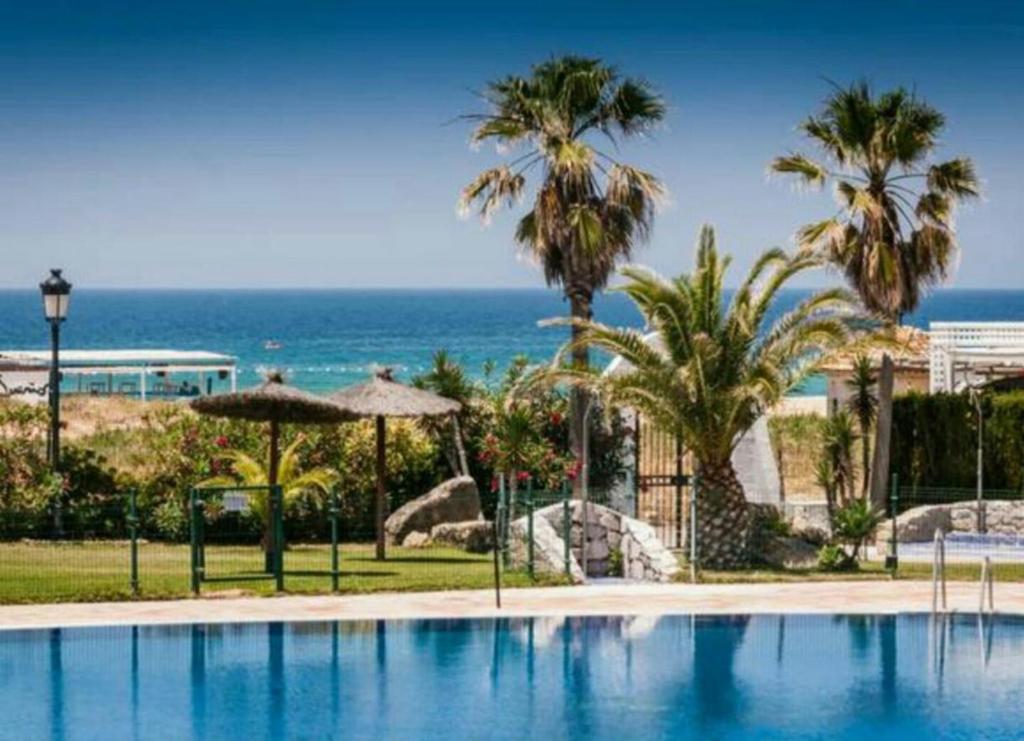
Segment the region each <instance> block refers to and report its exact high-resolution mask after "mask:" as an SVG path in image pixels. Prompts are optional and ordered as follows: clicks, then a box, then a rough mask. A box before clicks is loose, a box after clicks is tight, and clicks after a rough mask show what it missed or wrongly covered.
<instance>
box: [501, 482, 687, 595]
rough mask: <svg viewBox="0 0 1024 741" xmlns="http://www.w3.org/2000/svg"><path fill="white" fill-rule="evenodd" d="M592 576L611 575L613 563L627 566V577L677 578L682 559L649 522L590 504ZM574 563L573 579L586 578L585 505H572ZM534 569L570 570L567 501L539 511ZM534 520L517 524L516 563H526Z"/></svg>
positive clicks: (514, 525)
mask: <svg viewBox="0 0 1024 741" xmlns="http://www.w3.org/2000/svg"><path fill="white" fill-rule="evenodd" d="M587 509H588V518H587V520H588V521H587V523H586V527H587V533H588V541H589V543H588V548H587V572H588V573H587V575H588V576H597V577H601V576H609V575H611V574H610V572H612V570H613V567H616V568H621V572H622V573H621V576H623V577H626V578H629V579H637V580H644V581H662V582H665V581H671V580H672V579H673V577H674V576H675V575H676V574H677V573H678V572H679V562H678V561H677V560H676V557H675V556H674V555H672V552H671V551H669V550H668V549H667V548H666V547H665V546H664V545H662V543H661V541H660V540H658V536H657V534H656V533H655V532H654V529H653V528H652V527H651V526H650V525H648V524H647V523H645V522H640V521H639V520H634V519H632V518H631V517H626V516H625V515H623V514H622V513H620V512H616V511H615V510H613V509H610V508H608V507H604V506H602V505H599V504H590V505H589V506H588V508H587ZM569 515H570V519H571V523H572V524H571V526H570V532H569V544H570V552H569V564H570V573H571V578H572V579H573V581H575V582H580V581H582V580H583V570H582V568H581V565H580V564H581V563H582V560H583V553H582V543H583V528H584V523H583V503H582V502H580V501H579V500H574V501H573V502H571V503H570V505H569ZM533 523H534V537H533V541H534V568H535V569H536V570H538V571H541V572H545V571H546V572H552V573H564V571H565V540H564V536H565V529H566V523H565V514H564V509H563V506H562V504H561V503H559V504H553V505H551V506H549V507H544V508H543V509H539V510H537V511H536V512H535V513H534V520H533ZM528 531H529V523H528V521H527V518H526V517H521V518H519V519H518V520H515V521H514V522H513V523H512V525H511V532H512V543H511V544H510V548H511V556H512V562H513V564H514V565H518V566H524V565H525V564H526V559H527V556H528V549H527V537H528Z"/></svg>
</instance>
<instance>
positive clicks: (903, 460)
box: [890, 391, 1024, 491]
mask: <svg viewBox="0 0 1024 741" xmlns="http://www.w3.org/2000/svg"><path fill="white" fill-rule="evenodd" d="M981 402H982V417H983V428H984V429H983V438H984V439H983V443H984V484H985V488H986V489H1013V490H1017V491H1021V490H1024V391H1012V392H1007V393H988V394H984V395H983V396H982V399H981ZM977 416H978V415H977V412H976V410H975V407H974V403H973V401H972V400H971V397H970V396H969V395H967V394H951V393H940V394H917V393H913V394H907V395H904V396H900V397H897V398H896V399H895V400H894V402H893V429H892V453H891V464H890V465H891V470H892V471H893V472H894V473H897V474H899V477H900V484H901V487H902V486H907V485H909V486H935V487H956V488H961V487H962V488H973V487H974V486H975V484H976V480H977V479H976V476H977V450H978V419H977Z"/></svg>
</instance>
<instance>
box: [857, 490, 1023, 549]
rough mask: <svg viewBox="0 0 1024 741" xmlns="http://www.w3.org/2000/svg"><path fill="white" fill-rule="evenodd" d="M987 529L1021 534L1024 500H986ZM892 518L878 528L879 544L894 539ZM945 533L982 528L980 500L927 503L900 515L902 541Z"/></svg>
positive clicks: (885, 544)
mask: <svg viewBox="0 0 1024 741" xmlns="http://www.w3.org/2000/svg"><path fill="white" fill-rule="evenodd" d="M982 514H983V517H982V520H983V522H984V525H985V532H986V533H989V534H992V535H1019V534H1020V533H1022V532H1024V500H1006V499H993V500H990V501H986V502H984V503H983V508H982ZM891 523H892V521H891V520H888V521H886V522H885V523H884V524H883V525H882V526H881V527H879V528H878V533H877V537H876V544H877V545H878V547H880V548H887V547H888V546H889V541H890V540H891V539H892V524H891ZM936 530H941V531H942V532H943V533H976V532H978V503H977V501H975V500H973V499H965V500H963V501H959V502H951V503H949V504H924V505H921V506H920V507H914V508H913V509H908V510H907V511H906V512H903V513H902V514H900V516H899V517H897V518H896V539H897V540H898V541H899V542H900V543H918V542H921V541H928V540H931V539H932V538H934V537H935V531H936Z"/></svg>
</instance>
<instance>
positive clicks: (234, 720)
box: [0, 615, 1024, 741]
mask: <svg viewBox="0 0 1024 741" xmlns="http://www.w3.org/2000/svg"><path fill="white" fill-rule="evenodd" d="M1022 651H1024V622H1022V621H1021V619H1020V618H1016V617H1009V616H996V617H987V618H984V619H983V620H981V621H980V622H979V618H978V617H977V616H970V615H956V616H949V617H947V618H946V619H945V620H943V619H942V618H938V619H933V618H929V617H928V616H926V615H898V616H894V615H887V616H843V615H836V616H831V615H817V616H799V615H797V616H793V615H791V616H777V615H770V616H769V615H761V616H723V617H691V616H681V615H680V616H670V617H663V618H660V619H659V618H653V617H640V618H636V617H602V618H569V619H566V618H537V619H507V620H498V621H493V620H447V621H395V622H391V621H389V622H360V623H309V624H299V623H291V624H280V623H277V624H269V625H267V624H263V625H260V624H253V625H224V626H216V625H197V626H160V627H149V628H113V629H111V628H107V629H88V630H83V629H74V628H72V629H61V630H51V631H21V632H13V633H12V632H7V633H2V634H0V713H2V717H3V719H4V721H3V723H2V724H0V738H3V739H12V740H13V739H18V740H19V741H20V740H21V739H41V738H51V739H55V740H60V739H101V738H103V739H130V738H136V739H190V738H191V739H226V740H227V739H244V740H245V741H261V740H262V739H275V740H276V739H289V738H293V739H409V740H410V741H425V740H428V739H445V740H446V741H447V740H451V739H515V740H516V741H519V740H521V739H539V740H540V739H543V740H545V741H546V740H553V739H581V740H582V739H586V740H587V741H605V740H606V739H607V740H608V741H620V740H621V739H691V738H692V739H824V738H829V739H856V740H857V741H860V740H867V741H877V740H879V739H905V740H907V741H911V740H916V739H929V740H934V739H988V740H989V741H1000V740H1002V739H1019V738H1020V737H1021V730H1020V729H1021V726H1020V721H1021V713H1020V697H1021V693H1022V692H1024V671H1022V670H1021V665H1020V657H1021V652H1022Z"/></svg>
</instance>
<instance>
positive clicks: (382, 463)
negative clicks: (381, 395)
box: [377, 415, 387, 561]
mask: <svg viewBox="0 0 1024 741" xmlns="http://www.w3.org/2000/svg"><path fill="white" fill-rule="evenodd" d="M386 444H387V427H386V426H385V421H384V417H383V416H381V415H378V417H377V560H378V561H383V560H384V517H385V506H384V505H385V498H386V496H387V492H386V491H385V488H384V484H385V476H386V463H387V459H386V457H385V454H384V451H385V445H386Z"/></svg>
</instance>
